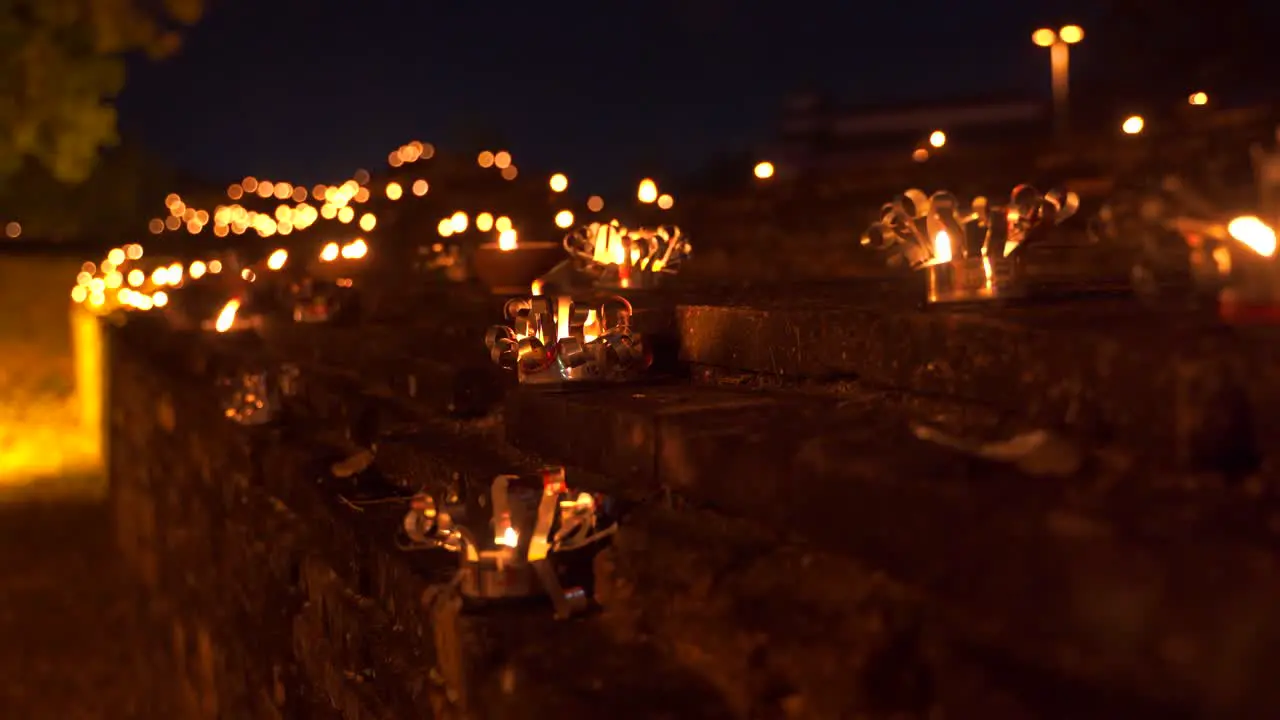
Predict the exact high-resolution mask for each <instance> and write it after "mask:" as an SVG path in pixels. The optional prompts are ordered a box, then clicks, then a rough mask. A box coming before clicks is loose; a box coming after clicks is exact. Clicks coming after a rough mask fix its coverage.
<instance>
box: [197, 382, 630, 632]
mask: <svg viewBox="0 0 1280 720" xmlns="http://www.w3.org/2000/svg"><path fill="white" fill-rule="evenodd" d="M218 384H219V389H220V390H221V396H222V404H223V413H224V415H225V416H226V417H227V418H228V419H229V420H231V421H233V422H236V423H238V424H240V425H245V426H250V427H260V426H267V425H271V424H274V423H278V422H279V421H281V420H282V419H284V417H285V416H286V414H287V413H286V409H287V406H286V403H287V402H288V401H289V400H290V399H292V398H296V397H299V396H300V395H301V394H302V386H303V381H302V373H301V371H300V369H299V368H298V366H296V365H293V364H284V365H281V366H280V367H279V368H277V369H275V370H272V371H269V370H263V369H255V370H249V371H243V372H240V373H239V374H235V375H229V376H227V377H224V378H223V379H221V380H220V381H219V383H218ZM372 463H376V454H375V455H374V456H373V457H372V461H371V462H370V463H365V464H364V465H365V466H366V467H367V466H368V465H371V464H372ZM388 501H391V502H402V503H404V505H406V506H407V510H406V511H405V513H404V515H403V516H402V517H403V519H402V521H401V523H400V527H399V528H398V529H397V530H398V532H397V534H398V535H399V536H400V537H399V542H400V546H401V548H402V549H404V550H407V551H408V550H432V551H444V552H449V553H454V554H456V556H457V558H458V588H459V591H460V592H461V594H462V595H463V596H464V597H465V598H468V599H471V600H475V601H502V600H517V599H528V598H536V597H546V598H549V599H550V600H551V604H552V607H553V609H554V611H555V615H556V617H558V618H568V617H572V616H574V615H577V614H579V613H581V612H583V611H584V610H586V609H588V606H589V604H590V597H589V593H588V591H587V589H586V586H587V585H588V584H589V583H590V581H591V577H590V576H591V571H590V567H591V563H590V558H591V556H592V555H593V554H594V552H595V551H597V550H599V549H600V548H601V547H602V546H603V543H604V541H605V540H607V539H608V538H610V537H611V536H612V535H613V534H614V532H615V531H616V530H617V528H618V515H617V513H616V512H615V511H614V507H613V502H612V500H611V499H610V498H608V497H607V496H605V495H601V494H598V493H589V492H581V491H573V490H572V489H571V488H570V487H569V485H568V483H567V482H566V480H565V471H564V468H563V467H548V468H543V469H541V470H539V471H537V472H533V473H522V474H504V475H498V476H497V477H495V478H493V480H492V481H491V482H490V483H489V484H488V486H487V487H483V488H475V487H472V486H470V485H462V484H460V482H459V481H458V480H454V481H453V482H451V483H449V484H447V485H445V486H442V487H438V488H436V491H434V492H431V491H426V490H423V491H421V492H418V493H416V494H414V495H412V496H409V497H403V496H393V497H390V498H382V499H378V500H372V501H369V502H374V503H384V502H388ZM348 502H349V503H350V504H351V505H353V506H354V507H357V508H358V507H359V504H358V501H357V502H352V501H348ZM575 560H579V561H580V562H575Z"/></svg>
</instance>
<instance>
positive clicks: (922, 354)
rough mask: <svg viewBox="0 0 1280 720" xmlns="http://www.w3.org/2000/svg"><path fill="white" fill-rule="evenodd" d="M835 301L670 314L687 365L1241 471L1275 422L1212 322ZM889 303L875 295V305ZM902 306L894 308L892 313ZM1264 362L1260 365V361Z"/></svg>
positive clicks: (1232, 337)
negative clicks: (1011, 419)
mask: <svg viewBox="0 0 1280 720" xmlns="http://www.w3.org/2000/svg"><path fill="white" fill-rule="evenodd" d="M878 296H881V288H880V287H879V286H877V285H865V286H864V285H859V286H856V287H852V288H851V289H850V290H848V291H846V292H844V293H840V292H837V291H826V292H825V294H819V295H815V296H809V295H806V296H802V297H793V298H790V299H786V300H772V299H757V300H755V301H752V302H747V303H743V304H716V305H686V306H682V307H680V308H679V309H678V310H677V314H678V318H677V322H678V326H679V332H680V341H681V357H682V359H684V360H685V361H687V362H690V363H694V364H697V365H703V366H710V367H714V368H723V369H727V370H731V371H746V372H753V373H765V374H774V375H781V376H791V377H797V378H814V379H836V378H842V377H844V378H847V377H857V378H860V379H862V380H864V381H866V382H870V383H876V384H879V385H882V386H884V387H888V388H898V389H904V390H909V391H913V392H918V393H926V394H937V395H943V396H947V397H952V398H957V399H966V400H970V401H976V402H981V403H986V404H989V405H991V406H993V407H997V408H1000V409H1002V410H1004V411H1007V412H1009V413H1011V414H1014V415H1016V416H1017V417H1019V418H1021V419H1023V420H1024V421H1026V422H1029V423H1037V424H1042V425H1048V426H1050V427H1062V428H1070V429H1072V430H1073V431H1075V432H1079V433H1081V434H1083V435H1085V436H1088V437H1090V438H1095V439H1104V440H1105V439H1113V440H1119V441H1123V442H1125V444H1128V445H1130V446H1132V447H1135V448H1145V449H1149V450H1150V452H1151V453H1152V454H1153V455H1155V456H1156V457H1158V458H1160V459H1162V460H1164V461H1166V462H1167V461H1169V460H1175V461H1177V462H1179V463H1180V464H1182V465H1184V466H1190V467H1199V468H1206V469H1215V470H1217V469H1220V470H1225V471H1229V472H1243V471H1248V470H1250V469H1252V468H1253V467H1254V465H1255V463H1256V461H1257V455H1256V450H1255V448H1256V447H1258V446H1259V445H1260V444H1262V441H1263V439H1264V438H1263V437H1262V436H1261V435H1260V434H1259V431H1260V429H1262V428H1264V427H1271V426H1274V424H1275V421H1274V420H1268V419H1267V418H1269V417H1270V416H1274V415H1275V414H1276V413H1275V412H1274V410H1273V409H1272V407H1271V406H1267V405H1264V404H1262V403H1261V401H1260V400H1258V399H1256V398H1255V400H1254V401H1253V402H1250V398H1251V397H1253V396H1256V386H1257V382H1256V380H1257V373H1256V372H1254V371H1253V370H1252V367H1253V363H1251V362H1250V358H1252V357H1253V356H1254V355H1256V352H1254V351H1253V350H1252V349H1251V348H1250V346H1249V344H1248V343H1245V342H1244V340H1243V339H1242V338H1240V337H1239V336H1238V335H1237V334H1236V333H1234V332H1232V331H1230V330H1227V329H1224V328H1223V327H1221V326H1220V325H1219V324H1217V322H1216V321H1215V320H1213V319H1212V318H1207V317H1203V316H1195V315H1188V314H1186V313H1175V312H1166V313H1160V312H1154V311H1148V310H1144V309H1141V308H1139V307H1137V306H1136V305H1135V304H1133V303H1129V302H1125V301H1119V300H1093V301H1077V302H1073V303H1070V304H1063V305H1040V306H1027V307H1007V308H988V309H985V310H976V309H970V310H947V309H942V308H934V309H929V310H920V309H916V308H913V307H911V306H910V304H909V303H908V304H906V305H903V304H901V303H899V304H897V305H896V306H895V305H894V304H893V303H892V302H889V303H888V305H886V304H885V303H879V302H877V303H875V304H873V303H872V298H876V297H878ZM881 299H883V297H881ZM895 307H896V309H895ZM1264 367H1265V366H1264Z"/></svg>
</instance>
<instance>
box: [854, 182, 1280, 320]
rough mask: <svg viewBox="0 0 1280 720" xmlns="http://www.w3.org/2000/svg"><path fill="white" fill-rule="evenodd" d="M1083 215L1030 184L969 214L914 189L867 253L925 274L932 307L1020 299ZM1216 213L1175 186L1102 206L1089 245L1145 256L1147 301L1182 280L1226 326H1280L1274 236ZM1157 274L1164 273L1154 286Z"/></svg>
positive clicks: (1253, 223) (1142, 287)
mask: <svg viewBox="0 0 1280 720" xmlns="http://www.w3.org/2000/svg"><path fill="white" fill-rule="evenodd" d="M1079 208H1080V200H1079V198H1078V197H1077V196H1076V194H1075V193H1072V192H1067V191H1062V190H1052V191H1049V192H1045V193H1042V192H1040V191H1039V190H1037V189H1035V188H1034V187H1032V186H1030V185H1019V186H1017V187H1015V188H1014V189H1013V191H1012V192H1011V193H1010V195H1009V198H1008V200H1007V201H1005V202H1004V203H1000V204H996V203H992V202H991V201H989V200H988V199H987V198H985V197H976V198H974V199H973V200H972V201H970V203H969V204H968V205H967V206H966V205H964V204H963V203H961V202H960V201H959V200H958V199H957V198H956V197H955V196H954V195H953V194H951V193H949V192H945V191H942V192H936V193H934V194H932V195H926V194H925V193H924V192H921V191H919V190H907V191H906V192H904V193H902V194H901V195H898V196H897V197H895V198H893V200H891V201H890V202H888V203H886V204H885V205H884V206H883V208H882V210H881V214H880V218H879V220H877V221H876V222H875V223H873V224H872V225H871V226H870V227H869V228H868V229H867V231H866V232H865V233H864V234H863V236H862V244H863V245H865V246H869V247H872V248H875V249H877V250H881V251H885V252H886V253H887V259H888V262H889V263H890V264H891V265H898V266H906V267H908V268H911V269H912V270H915V271H917V272H918V273H920V274H922V275H923V276H924V278H925V286H926V291H925V297H924V299H925V300H926V302H928V303H930V304H942V303H969V302H982V301H994V300H1008V299H1016V298H1021V297H1024V296H1026V295H1027V294H1028V293H1029V292H1030V290H1031V283H1030V282H1029V277H1028V272H1027V266H1026V262H1025V254H1026V250H1027V248H1029V247H1032V246H1036V245H1040V244H1043V243H1044V242H1045V241H1046V240H1051V239H1056V237H1055V236H1058V235H1059V233H1058V232H1057V231H1056V230H1055V228H1056V227H1057V226H1059V225H1061V224H1062V223H1063V222H1064V221H1066V220H1068V219H1069V218H1071V217H1073V216H1075V215H1076V214H1077V211H1078V210H1079ZM1215 214H1216V213H1214V212H1213V210H1212V206H1211V204H1210V203H1207V202H1205V201H1204V200H1203V199H1202V198H1199V197H1197V196H1195V195H1194V193H1192V192H1191V191H1190V190H1188V189H1187V188H1186V187H1185V186H1184V185H1183V184H1182V183H1181V182H1180V181H1178V180H1177V179H1176V178H1168V179H1166V180H1165V181H1164V182H1163V184H1162V186H1161V188H1160V189H1159V190H1157V191H1154V192H1152V193H1147V194H1141V195H1139V196H1138V197H1136V198H1132V199H1130V202H1129V203H1127V204H1126V203H1124V202H1118V203H1117V202H1113V203H1112V204H1109V205H1108V206H1106V207H1104V208H1103V209H1102V211H1101V212H1100V213H1099V215H1098V217H1097V218H1094V219H1093V222H1092V223H1091V226H1090V233H1091V235H1092V237H1091V239H1092V240H1093V241H1101V242H1106V243H1110V244H1122V245H1125V246H1128V247H1132V248H1138V249H1139V252H1138V254H1137V258H1136V259H1137V262H1136V263H1135V266H1134V271H1133V277H1132V281H1133V285H1134V289H1135V290H1137V291H1138V292H1139V293H1140V294H1142V295H1144V296H1146V295H1149V294H1150V293H1151V292H1152V288H1153V287H1159V288H1161V289H1162V290H1163V289H1164V288H1166V287H1171V288H1174V290H1175V291H1176V288H1177V287H1179V283H1178V280H1179V279H1180V278H1182V279H1186V280H1189V281H1190V285H1191V287H1190V293H1189V294H1190V295H1191V296H1193V297H1204V296H1211V297H1212V299H1213V300H1215V301H1216V302H1217V303H1218V305H1219V307H1220V309H1221V310H1222V314H1223V316H1224V318H1227V319H1243V317H1244V314H1242V313H1240V312H1238V311H1239V310H1241V309H1242V308H1244V309H1249V310H1252V311H1262V312H1261V313H1259V312H1253V313H1252V314H1251V316H1253V317H1257V316H1258V315H1259V314H1265V315H1274V316H1276V317H1280V312H1275V311H1272V310H1268V309H1270V308H1274V307H1277V306H1280V265H1277V261H1276V232H1275V229H1274V228H1273V227H1271V226H1270V225H1268V224H1267V223H1266V222H1264V221H1263V220H1262V219H1260V218H1258V217H1256V216H1252V215H1245V216H1239V217H1236V218H1234V219H1232V220H1229V221H1227V220H1223V219H1220V218H1217V217H1214V216H1215ZM1152 266H1156V267H1159V268H1162V269H1163V270H1164V271H1165V272H1164V273H1163V274H1162V275H1160V276H1159V277H1156V274H1155V273H1154V272H1153V271H1152V270H1151V269H1150V268H1151V267H1152ZM1170 270H1172V272H1170ZM1184 284H1185V283H1184ZM1246 314H1248V313H1246Z"/></svg>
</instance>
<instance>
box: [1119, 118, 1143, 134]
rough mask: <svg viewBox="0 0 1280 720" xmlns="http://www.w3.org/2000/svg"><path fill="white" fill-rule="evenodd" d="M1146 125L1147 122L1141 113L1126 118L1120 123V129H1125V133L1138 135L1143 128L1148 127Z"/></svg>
mask: <svg viewBox="0 0 1280 720" xmlns="http://www.w3.org/2000/svg"><path fill="white" fill-rule="evenodd" d="M1146 125H1147V123H1146V121H1145V120H1143V119H1142V116H1141V115H1130V116H1129V117H1127V118H1125V119H1124V122H1123V123H1120V129H1121V130H1122V131H1124V134H1125V135H1137V134H1138V133H1140V132H1142V128H1144V127H1146Z"/></svg>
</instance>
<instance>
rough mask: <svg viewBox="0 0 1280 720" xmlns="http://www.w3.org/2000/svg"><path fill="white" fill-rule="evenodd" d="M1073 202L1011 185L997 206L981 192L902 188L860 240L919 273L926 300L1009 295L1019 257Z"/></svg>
mask: <svg viewBox="0 0 1280 720" xmlns="http://www.w3.org/2000/svg"><path fill="white" fill-rule="evenodd" d="M1079 207H1080V199H1079V197H1077V196H1076V194H1075V193H1072V192H1064V191H1061V190H1052V191H1050V192H1047V193H1041V192H1040V191H1039V190H1037V189H1035V188H1034V187H1032V186H1030V185H1019V186H1017V187H1015V188H1014V189H1013V191H1012V192H1011V193H1010V195H1009V200H1008V202H1007V203H1004V204H993V203H991V202H990V201H988V200H987V199H986V198H985V197H976V198H974V199H973V200H972V201H971V202H970V203H969V205H968V206H967V207H966V206H963V205H962V204H961V202H960V201H959V200H958V199H957V198H956V196H955V195H953V194H951V193H949V192H946V191H941V192H936V193H934V194H933V195H926V194H925V193H924V192H922V191H920V190H907V191H906V192H904V193H903V194H901V195H899V196H897V197H896V198H894V199H893V200H892V201H891V202H889V203H887V204H885V205H884V207H883V208H882V209H881V213H880V219H879V220H878V221H877V222H875V223H874V224H872V225H871V227H870V228H868V229H867V231H866V232H865V233H864V234H863V236H862V244H863V245H868V246H873V247H876V248H878V249H881V250H893V251H895V254H894V255H892V256H891V261H893V262H896V263H899V264H902V263H905V264H906V265H907V266H909V267H912V268H917V269H920V270H922V271H923V272H924V273H925V274H926V276H927V278H928V290H927V300H928V301H929V302H931V303H944V302H967V301H971V300H981V299H993V298H998V297H1011V296H1015V295H1018V294H1020V293H1021V292H1022V291H1023V287H1022V286H1023V282H1022V276H1021V271H1020V268H1021V262H1020V260H1021V255H1022V252H1023V250H1024V249H1025V248H1026V247H1028V246H1029V245H1032V244H1035V243H1038V242H1040V241H1041V240H1042V239H1043V238H1045V237H1047V236H1048V235H1049V234H1050V230H1051V228H1053V226H1055V225H1057V224H1058V223H1061V222H1063V221H1065V220H1066V219H1067V218H1070V217H1071V216H1072V215H1074V214H1075V213H1076V211H1077V210H1078V209H1079Z"/></svg>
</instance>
